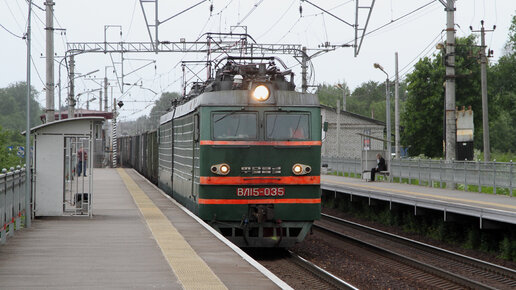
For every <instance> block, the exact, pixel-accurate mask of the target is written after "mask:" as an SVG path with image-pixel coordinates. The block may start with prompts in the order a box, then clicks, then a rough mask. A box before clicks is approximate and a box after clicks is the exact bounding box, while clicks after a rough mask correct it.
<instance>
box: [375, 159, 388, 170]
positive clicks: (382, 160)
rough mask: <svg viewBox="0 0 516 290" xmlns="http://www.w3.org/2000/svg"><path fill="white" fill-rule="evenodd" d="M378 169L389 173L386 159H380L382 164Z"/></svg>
mask: <svg viewBox="0 0 516 290" xmlns="http://www.w3.org/2000/svg"><path fill="white" fill-rule="evenodd" d="M376 168H378V170H377V171H387V165H386V164H385V159H383V157H380V162H379V163H378V165H377V166H376Z"/></svg>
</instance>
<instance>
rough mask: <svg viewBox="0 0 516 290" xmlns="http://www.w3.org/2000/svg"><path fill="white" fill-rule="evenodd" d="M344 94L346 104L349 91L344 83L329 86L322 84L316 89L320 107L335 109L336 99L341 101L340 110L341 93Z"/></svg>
mask: <svg viewBox="0 0 516 290" xmlns="http://www.w3.org/2000/svg"><path fill="white" fill-rule="evenodd" d="M342 90H344V92H346V96H348V98H347V99H346V102H347V101H348V100H349V95H350V90H349V87H348V85H347V84H346V82H343V83H342V84H338V85H330V84H322V85H320V86H319V87H318V89H317V96H318V97H319V103H321V105H325V106H328V107H332V108H337V99H340V101H341V104H340V105H341V109H342V106H343V104H342V102H343V101H342V93H343V91H342Z"/></svg>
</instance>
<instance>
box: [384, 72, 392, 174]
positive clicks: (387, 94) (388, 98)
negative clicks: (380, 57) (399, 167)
mask: <svg viewBox="0 0 516 290" xmlns="http://www.w3.org/2000/svg"><path fill="white" fill-rule="evenodd" d="M385 113H386V116H385V119H386V120H387V156H385V157H386V159H387V162H388V163H387V164H390V163H391V151H392V149H391V146H392V144H391V142H392V141H391V89H390V86H389V75H387V79H386V80H385Z"/></svg>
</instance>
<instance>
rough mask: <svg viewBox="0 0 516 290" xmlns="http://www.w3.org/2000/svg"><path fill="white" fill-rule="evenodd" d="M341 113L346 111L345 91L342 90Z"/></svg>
mask: <svg viewBox="0 0 516 290" xmlns="http://www.w3.org/2000/svg"><path fill="white" fill-rule="evenodd" d="M342 111H347V110H346V89H344V87H343V88H342Z"/></svg>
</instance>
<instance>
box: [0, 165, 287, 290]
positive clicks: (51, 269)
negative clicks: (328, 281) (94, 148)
mask: <svg viewBox="0 0 516 290" xmlns="http://www.w3.org/2000/svg"><path fill="white" fill-rule="evenodd" d="M93 175H94V179H95V182H94V191H93V194H92V203H93V206H92V209H93V217H92V218H88V217H87V216H84V217H80V216H63V217H46V218H37V219H35V220H34V221H33V224H32V227H31V228H29V229H23V230H21V231H17V232H16V234H15V235H14V236H13V237H11V238H9V239H8V241H7V244H5V245H3V246H0V289H42V288H43V289H150V288H155V289H279V288H289V287H288V285H286V284H285V283H284V282H283V281H281V280H280V279H278V278H277V277H276V276H275V275H273V274H272V273H270V272H269V271H268V270H266V269H265V268H264V267H262V266H261V265H259V264H258V263H256V262H255V261H254V260H252V258H250V257H249V256H247V255H246V254H245V253H244V252H242V251H241V250H240V249H239V248H237V247H235V246H234V245H233V244H231V243H229V242H228V241H227V240H225V239H224V238H223V237H222V236H220V235H217V234H218V233H216V232H215V231H214V230H213V229H212V228H211V227H209V226H208V225H206V224H204V225H203V223H202V221H200V222H201V223H199V220H197V219H196V217H195V216H191V215H190V214H188V212H186V211H184V210H183V208H182V207H181V206H180V205H179V204H177V203H176V202H175V201H173V200H171V199H170V198H169V197H168V196H166V195H164V194H163V193H162V192H161V191H160V190H159V189H158V188H157V187H155V186H154V185H153V184H151V183H150V182H148V181H147V180H145V179H144V178H143V177H142V176H140V175H139V174H138V173H136V171H134V170H132V169H94V172H93ZM226 242H227V243H229V244H227V243H226Z"/></svg>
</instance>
